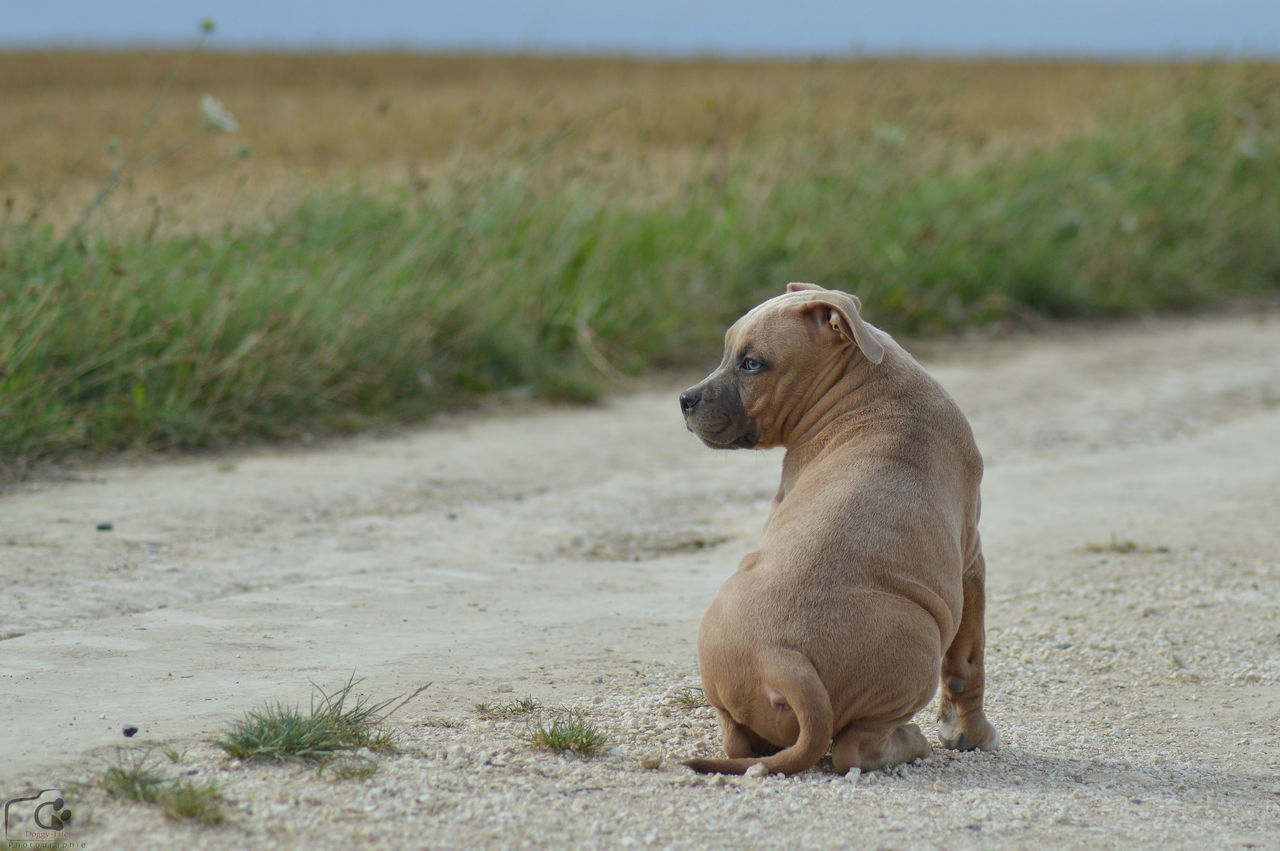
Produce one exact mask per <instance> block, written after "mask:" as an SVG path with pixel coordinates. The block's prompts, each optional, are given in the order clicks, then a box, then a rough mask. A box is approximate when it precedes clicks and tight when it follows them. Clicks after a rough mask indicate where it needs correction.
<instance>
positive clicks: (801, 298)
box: [680, 283, 884, 449]
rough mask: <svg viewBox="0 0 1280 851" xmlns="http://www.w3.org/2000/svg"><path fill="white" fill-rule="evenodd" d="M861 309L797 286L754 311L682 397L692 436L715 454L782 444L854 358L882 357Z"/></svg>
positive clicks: (847, 298) (843, 297)
mask: <svg viewBox="0 0 1280 851" xmlns="http://www.w3.org/2000/svg"><path fill="white" fill-rule="evenodd" d="M861 307H862V303H861V302H859V301H858V298H857V296H852V295H849V294H848V293H843V292H839V291H837V290H828V289H824V288H822V287H820V286H817V285H816V284H798V283H797V284H788V285H787V291H786V292H785V293H783V294H782V295H780V296H776V297H775V298H771V299H769V300H768V301H766V302H764V303H763V304H761V305H758V306H757V307H755V308H753V309H752V310H751V311H750V312H748V313H747V314H746V315H745V316H743V317H742V318H741V319H739V320H738V321H737V322H735V323H733V325H732V327H730V328H729V331H728V333H726V334H725V338H724V358H723V359H722V360H721V361H720V365H719V366H718V367H716V369H715V371H713V372H712V373H711V374H710V375H708V376H707V377H706V378H704V379H703V380H702V381H701V382H699V383H698V384H695V385H694V386H693V387H690V388H689V389H688V390H686V391H684V392H683V393H681V394H680V409H681V410H682V411H684V419H685V425H687V426H688V428H689V431H691V432H693V433H694V434H696V435H697V436H698V437H699V438H701V439H702V442H703V443H705V444H706V445H707V446H710V447H712V448H713V449H754V448H760V449H764V448H768V447H770V446H781V445H784V444H785V443H786V442H787V437H788V435H789V434H790V433H791V430H792V428H794V426H795V425H796V424H797V423H799V422H800V420H801V419H802V418H803V415H804V413H805V412H806V411H807V410H808V409H809V408H810V407H811V406H812V405H814V404H817V403H818V402H819V401H820V399H821V398H822V396H823V395H824V392H825V391H826V390H828V389H830V388H831V387H832V386H834V383H835V381H836V380H838V379H839V377H840V376H842V375H843V374H844V373H845V372H847V370H848V369H849V367H851V366H852V365H853V363H854V362H855V361H856V360H857V359H858V358H865V359H866V360H867V361H870V362H871V363H880V361H881V360H882V359H883V358H884V345H883V344H882V343H881V342H880V340H879V339H877V338H876V336H875V332H874V331H873V330H872V328H871V326H869V325H867V323H865V322H863V321H862V317H861V316H860V315H859V310H860V309H861Z"/></svg>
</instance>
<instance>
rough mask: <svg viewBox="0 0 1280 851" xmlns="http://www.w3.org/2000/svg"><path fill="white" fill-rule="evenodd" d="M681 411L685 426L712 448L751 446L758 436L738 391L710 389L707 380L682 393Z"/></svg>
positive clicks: (746, 447) (742, 447)
mask: <svg viewBox="0 0 1280 851" xmlns="http://www.w3.org/2000/svg"><path fill="white" fill-rule="evenodd" d="M726 397H730V398H726ZM680 412H681V413H683V414H684V424H685V427H686V428H688V429H689V431H691V432H693V433H694V434H695V435H697V436H698V438H699V439H700V440H701V441H702V442H703V443H705V444H706V445H707V446H710V447H711V448H712V449H751V448H753V447H754V446H755V445H756V442H757V440H758V437H757V436H756V434H755V429H754V428H752V426H751V423H750V421H749V420H748V419H747V415H746V411H744V410H743V409H742V403H741V401H740V400H738V398H737V394H736V393H735V394H724V393H714V392H712V393H708V387H707V385H706V383H705V382H704V383H703V384H699V385H696V386H694V387H690V388H689V389H688V390H686V391H684V392H683V393H681V394H680Z"/></svg>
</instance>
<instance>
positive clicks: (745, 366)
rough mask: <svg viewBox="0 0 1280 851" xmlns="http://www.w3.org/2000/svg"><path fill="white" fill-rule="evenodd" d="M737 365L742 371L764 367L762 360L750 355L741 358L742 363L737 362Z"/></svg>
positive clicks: (754, 370) (751, 370)
mask: <svg viewBox="0 0 1280 851" xmlns="http://www.w3.org/2000/svg"><path fill="white" fill-rule="evenodd" d="M738 367H739V368H740V369H741V370H742V371H743V372H760V371H762V370H763V369H764V362H763V361H758V360H756V359H755V358H752V357H746V358H743V359H742V363H740V364H738Z"/></svg>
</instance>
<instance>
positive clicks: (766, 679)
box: [685, 647, 835, 774]
mask: <svg viewBox="0 0 1280 851" xmlns="http://www.w3.org/2000/svg"><path fill="white" fill-rule="evenodd" d="M756 661H757V664H759V666H760V685H761V688H762V689H765V690H769V691H775V692H777V693H778V694H780V695H781V696H782V699H783V700H784V701H785V702H786V704H787V705H788V706H790V707H791V710H792V711H793V712H795V714H796V721H797V723H798V724H799V726H800V734H799V735H798V736H797V737H796V741H795V744H793V745H791V746H790V747H787V748H783V749H782V750H780V751H778V752H777V753H775V754H773V755H772V756H764V757H755V756H749V757H742V758H738V759H691V760H689V761H688V762H686V763H685V765H687V766H689V767H690V768H692V769H693V770H694V771H698V772H701V773H703V774H742V773H744V772H745V771H746V770H747V769H748V768H750V767H751V766H753V765H755V764H756V763H757V762H762V763H764V765H765V768H767V769H768V770H769V773H770V774H775V773H777V772H779V771H781V772H782V773H784V774H796V773H799V772H801V771H804V770H805V769H808V768H812V767H813V766H814V765H816V764H817V762H818V760H820V759H822V755H823V754H825V753H826V752H827V747H828V746H829V745H830V744H831V736H832V734H833V729H832V728H833V725H834V723H835V718H834V714H833V712H832V709H831V697H830V695H828V694H827V689H826V686H824V685H823V684H822V680H821V679H819V677H818V672H817V671H816V670H815V669H814V667H813V663H812V662H810V661H809V658H808V657H807V656H805V655H804V654H803V653H799V652H797V651H795V650H786V649H783V648H781V647H769V648H766V649H764V650H762V651H761V652H760V654H759V656H758V657H757V659H756Z"/></svg>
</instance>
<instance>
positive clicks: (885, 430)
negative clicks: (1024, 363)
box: [680, 284, 1000, 774]
mask: <svg viewBox="0 0 1280 851" xmlns="http://www.w3.org/2000/svg"><path fill="white" fill-rule="evenodd" d="M860 308H861V303H860V302H859V301H858V299H857V298H856V297H854V296H851V295H849V294H847V293H842V292H837V291H834V290H827V289H823V288H822V287H819V286H816V285H814V284H790V285H788V287H787V292H786V294H784V295H781V296H778V297H776V298H773V299H770V300H769V301H766V302H765V303H764V304H761V305H759V306H758V307H756V308H755V309H753V310H752V311H751V312H749V313H748V314H747V315H746V316H744V317H742V318H741V319H739V320H738V321H737V322H736V323H734V325H733V327H731V328H730V329H729V332H728V333H727V334H726V335H725V353H724V359H723V360H722V361H721V362H720V366H719V367H717V368H716V370H715V371H714V372H712V373H711V375H709V376H707V378H706V379H704V380H703V381H702V382H701V383H700V384H697V385H695V386H694V387H691V388H689V389H688V390H686V391H684V392H683V393H681V394H680V406H681V408H682V409H683V411H684V415H685V421H686V424H687V425H688V427H689V430H690V431H692V432H693V433H694V434H696V435H697V436H698V437H700V438H701V439H702V441H703V442H704V443H706V444H707V445H708V446H711V447H713V448H723V449H728V448H744V449H750V448H766V447H771V446H785V447H786V450H787V452H786V456H785V458H784V459H783V462H782V484H781V486H780V487H779V488H778V494H777V496H776V497H775V498H774V501H773V509H772V511H771V512H770V514H769V519H768V521H767V522H766V523H765V527H764V533H763V537H762V539H761V541H760V549H759V550H757V551H756V552H754V553H751V554H749V555H748V556H747V557H746V558H744V559H743V560H742V564H741V565H740V566H739V567H738V571H737V572H736V573H735V574H734V575H733V576H731V577H730V578H729V580H728V581H727V582H725V584H724V585H723V586H722V587H721V589H720V591H719V593H718V594H716V598H715V600H714V601H713V602H712V603H711V608H710V609H709V610H708V611H707V614H706V616H705V617H703V619H702V626H701V627H700V628H699V630H698V661H699V664H700V665H701V668H702V685H703V689H704V690H705V691H706V695H707V700H709V701H710V702H711V704H712V705H713V706H715V708H716V710H717V712H718V714H719V717H720V727H721V730H722V731H723V733H724V749H725V753H726V754H728V756H729V759H695V760H690V761H689V762H688V763H686V765H688V766H689V767H691V768H693V769H695V770H697V771H703V772H724V773H731V774H741V773H742V772H744V771H745V770H746V769H747V768H748V767H750V766H751V765H753V764H755V763H757V762H763V763H764V765H765V766H766V768H768V770H769V771H770V772H777V771H782V772H785V773H787V774H794V773H795V772H798V771H804V770H805V769H807V768H809V767H811V766H813V765H814V764H815V763H817V762H818V760H819V759H821V758H822V756H823V754H824V753H826V750H827V747H828V746H829V745H830V744H831V742H832V740H833V739H834V740H835V748H834V750H833V752H832V762H833V764H834V766H835V769H836V771H839V772H840V773H844V772H846V771H848V770H849V768H851V767H854V766H857V767H858V768H860V769H864V770H871V769H876V768H881V767H883V766H884V765H886V764H889V763H904V762H910V761H912V760H914V759H917V758H920V757H924V756H927V755H929V754H930V753H931V752H932V748H931V747H930V745H929V742H928V741H927V740H926V739H925V737H924V734H922V733H921V732H920V728H919V727H917V726H916V725H915V724H909V723H908V722H909V721H910V720H911V718H912V716H913V715H915V714H916V712H917V711H919V710H920V709H921V708H922V707H923V706H924V705H925V704H927V703H928V702H929V700H930V699H931V698H932V697H933V694H934V691H935V689H936V688H937V684H938V681H939V677H941V682H942V701H941V711H940V713H939V722H940V731H939V737H940V739H941V741H942V744H943V745H945V746H946V747H949V748H958V749H972V748H982V749H984V750H994V749H995V748H997V747H999V745H1000V737H999V734H998V733H997V732H996V730H995V728H994V727H992V726H991V724H989V723H988V722H987V719H986V716H985V715H984V714H983V711H982V694H983V668H982V652H983V644H984V633H983V624H982V619H983V607H984V603H985V595H984V591H983V582H984V576H985V568H984V563H983V560H982V549H981V546H980V544H979V541H978V528H977V527H978V482H979V480H980V479H981V477H982V457H981V456H980V455H979V454H978V449H977V447H976V446H975V444H974V441H973V434H972V432H971V431H970V429H969V424H968V422H967V421H966V420H965V417H964V415H963V414H962V413H961V412H960V409H959V408H958V407H957V406H956V403H955V402H954V401H952V399H951V397H950V396H948V395H947V393H946V391H944V390H943V389H942V387H941V386H939V384H938V383H937V382H936V381H934V380H933V378H931V377H930V376H929V375H928V374H927V373H926V372H925V371H924V369H923V368H922V367H921V366H920V365H919V364H918V363H916V361H915V360H914V359H913V358H912V357H911V356H910V355H909V354H907V353H906V351H904V350H903V349H902V348H901V347H900V346H899V345H898V344H897V343H895V342H894V341H893V338H891V337H890V336H889V335H888V334H886V333H884V332H883V331H880V330H878V329H876V328H873V327H872V326H870V325H868V324H867V323H866V322H864V321H863V320H862V318H861V317H860V316H859V313H858V311H859V310H860Z"/></svg>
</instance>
